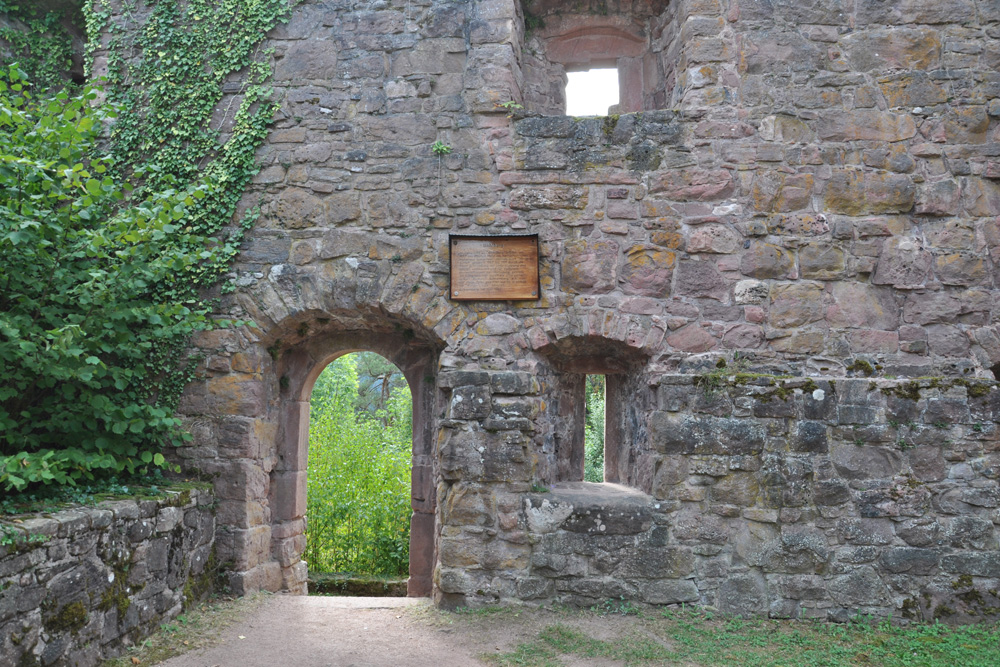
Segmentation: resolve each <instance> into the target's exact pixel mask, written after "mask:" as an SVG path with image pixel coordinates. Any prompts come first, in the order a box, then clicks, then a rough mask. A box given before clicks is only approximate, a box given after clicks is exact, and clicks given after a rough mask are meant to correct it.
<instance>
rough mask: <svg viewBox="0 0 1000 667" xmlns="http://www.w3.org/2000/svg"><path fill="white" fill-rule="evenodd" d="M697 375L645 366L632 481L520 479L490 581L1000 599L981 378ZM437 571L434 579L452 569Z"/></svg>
mask: <svg viewBox="0 0 1000 667" xmlns="http://www.w3.org/2000/svg"><path fill="white" fill-rule="evenodd" d="M709 380H710V386H705V384H706V376H701V377H700V378H695V377H691V376H664V377H663V378H661V381H660V383H659V386H658V390H657V393H658V403H659V405H658V407H659V409H658V410H657V411H654V412H653V413H652V415H651V420H650V421H651V424H650V430H651V439H650V444H651V445H652V450H651V451H646V452H635V455H636V456H637V457H638V458H639V459H641V460H644V461H646V462H647V464H648V465H647V466H646V467H647V468H648V471H647V472H648V474H647V475H645V476H643V477H644V481H645V483H644V484H642V486H643V490H636V489H632V488H627V487H624V486H618V485H612V484H586V483H579V482H577V483H568V484H556V485H553V486H552V487H551V489H550V490H549V491H548V492H547V493H537V492H536V493H528V494H525V495H524V496H523V497H522V509H521V511H522V520H523V524H521V525H522V527H523V530H524V532H523V533H521V537H520V540H519V541H520V543H521V545H523V546H522V547H521V549H522V551H521V552H520V553H519V554H518V558H516V559H514V560H516V561H517V563H516V565H517V567H516V569H517V570H519V573H520V576H519V577H515V580H514V581H513V582H511V583H512V584H513V586H511V587H510V590H509V592H508V593H507V594H509V595H510V596H511V597H514V596H516V597H520V598H522V599H535V600H540V601H549V600H558V601H562V602H568V603H573V604H594V603H595V602H599V601H602V600H606V599H608V598H615V599H618V598H619V597H623V598H625V599H630V600H641V601H644V602H647V603H654V604H671V603H681V602H687V603H694V604H701V605H712V606H715V607H717V608H719V609H721V610H722V611H724V612H728V613H736V614H747V615H767V616H771V617H773V618H822V619H830V620H847V619H849V618H850V617H851V616H853V615H855V614H858V613H863V614H874V615H877V616H893V617H896V618H902V619H923V620H931V619H940V620H944V621H949V622H966V621H976V620H992V619H996V618H997V617H998V615H1000V593H998V591H1000V550H998V549H1000V547H998V540H997V536H998V531H997V525H998V524H1000V509H998V508H1000V485H998V481H1000V437H998V428H997V417H998V415H1000V391H998V390H997V389H996V388H995V387H994V386H993V384H994V383H992V382H977V381H971V382H970V381H966V380H962V379H952V380H948V379H943V380H942V379H922V380H914V381H905V382H901V381H889V380H867V379H860V378H855V379H838V380H831V379H821V378H816V379H804V378H800V379H787V380H781V379H776V378H773V377H759V376H753V375H751V374H745V375H742V376H740V375H737V376H735V378H734V377H729V378H715V379H714V380H713V379H711V378H709ZM716 382H717V384H716ZM693 383H697V384H699V385H701V386H692V384H693ZM711 384H714V385H715V386H711ZM640 467H642V466H640ZM451 552H452V550H451V549H448V548H446V549H444V550H443V559H447V558H448V557H449V555H450V554H451ZM477 560H478V561H479V562H483V560H484V558H482V557H480V558H478V559H477ZM446 562H447V561H446ZM525 573H527V574H528V576H524V574H525ZM444 574H445V576H443V577H442V588H445V587H447V586H449V585H451V584H454V583H457V582H456V581H455V577H454V576H452V575H454V574H455V573H454V572H451V571H448V570H445V573H444ZM468 574H469V572H468V570H467V571H466V575H468ZM491 574H493V575H495V574H496V573H495V572H494V573H491ZM498 581H500V580H499V579H498V578H496V577H495V576H494V577H492V582H494V584H493V590H494V591H497V592H500V597H504V596H505V594H504V593H503V592H502V589H503V588H504V587H503V586H502V585H501V586H497V585H496V582H498ZM466 583H467V582H466ZM483 584H485V585H486V586H489V583H487V582H481V583H480V585H481V586H482V585H483ZM498 589H499V590H498ZM456 590H462V592H465V591H467V590H469V589H468V588H464V590H463V587H461V586H458V587H456ZM484 590H486V589H484Z"/></svg>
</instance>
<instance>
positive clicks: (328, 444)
mask: <svg viewBox="0 0 1000 667" xmlns="http://www.w3.org/2000/svg"><path fill="white" fill-rule="evenodd" d="M309 421H310V424H309V461H308V473H307V475H308V479H307V489H308V491H307V501H306V516H307V528H306V551H305V554H304V559H305V561H306V563H307V564H308V566H309V570H310V571H311V572H323V573H352V575H358V574H365V575H379V576H384V577H399V578H405V577H406V576H407V572H408V568H409V545H410V515H411V506H410V495H411V489H410V474H411V468H412V451H413V401H412V398H411V396H410V389H409V386H408V385H407V382H406V379H405V378H404V377H403V374H402V372H401V371H400V370H399V369H398V368H396V367H395V366H394V365H393V364H392V363H390V362H389V361H387V360H386V359H384V358H382V357H381V356H379V355H377V354H375V353H372V352H358V353H352V354H346V355H344V356H342V357H339V358H338V359H336V360H334V361H333V362H331V363H330V364H329V365H328V366H327V367H326V368H325V369H324V370H323V372H322V373H321V374H320V376H319V378H317V380H316V384H315V385H314V386H313V390H312V395H311V397H310V420H309Z"/></svg>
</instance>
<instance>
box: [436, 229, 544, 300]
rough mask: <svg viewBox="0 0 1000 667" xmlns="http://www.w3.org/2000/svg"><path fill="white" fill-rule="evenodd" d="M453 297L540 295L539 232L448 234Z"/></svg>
mask: <svg viewBox="0 0 1000 667" xmlns="http://www.w3.org/2000/svg"><path fill="white" fill-rule="evenodd" d="M448 249H449V274H450V278H451V280H450V284H449V287H448V297H449V298H450V299H452V300H454V301H535V300H537V299H539V298H540V297H541V293H542V289H541V281H540V279H539V272H538V234H523V235H504V236H470V235H463V234H451V235H449V236H448Z"/></svg>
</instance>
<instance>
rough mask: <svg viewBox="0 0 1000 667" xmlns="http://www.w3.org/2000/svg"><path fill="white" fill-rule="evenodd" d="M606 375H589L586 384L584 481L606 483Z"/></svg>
mask: <svg viewBox="0 0 1000 667" xmlns="http://www.w3.org/2000/svg"><path fill="white" fill-rule="evenodd" d="M606 391H607V380H606V377H605V376H604V375H588V376H587V379H586V381H585V383H584V396H585V403H586V416H585V418H584V427H583V443H584V445H583V446H584V455H583V481H585V482H603V481H604V428H605V423H606V417H605V409H606V405H607V398H606V394H605V392H606Z"/></svg>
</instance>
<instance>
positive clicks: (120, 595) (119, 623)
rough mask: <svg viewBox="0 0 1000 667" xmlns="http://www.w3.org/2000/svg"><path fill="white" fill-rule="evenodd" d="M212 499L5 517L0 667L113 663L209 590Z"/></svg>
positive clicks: (0, 557)
mask: <svg viewBox="0 0 1000 667" xmlns="http://www.w3.org/2000/svg"><path fill="white" fill-rule="evenodd" d="M213 501H214V497H213V495H212V492H211V491H210V490H208V489H190V490H185V491H181V492H179V493H171V494H168V495H167V496H166V497H165V498H161V499H156V500H116V501H105V502H102V503H99V504H98V505H97V506H96V507H77V508H70V509H66V510H63V511H59V512H55V513H52V514H44V515H36V516H27V517H22V518H20V519H19V520H16V521H15V520H10V519H5V520H4V522H2V523H0V531H2V532H0V534H2V535H3V537H4V538H5V541H4V544H2V545H0V667H23V666H24V665H45V666H46V667H48V666H50V665H56V666H60V665H78V666H89V665H96V664H98V663H100V661H101V660H103V659H107V658H112V657H115V656H117V655H119V654H121V653H122V651H123V650H124V649H125V648H127V647H128V646H131V645H133V644H135V643H137V642H139V641H141V640H142V639H144V638H146V637H147V636H149V635H150V634H152V633H153V632H154V631H156V630H157V629H159V627H160V625H161V624H163V623H166V622H168V621H169V620H171V619H173V618H175V617H176V616H177V615H178V614H180V613H181V611H182V610H183V609H184V606H185V605H186V604H189V603H192V602H197V601H198V600H199V599H200V598H201V597H202V596H204V595H205V594H207V593H208V592H209V591H211V590H212V589H213V587H214V585H215V572H214V569H213V568H214V563H213V558H214V557H213V550H214V543H215V530H216V526H215V517H214V512H213Z"/></svg>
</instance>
